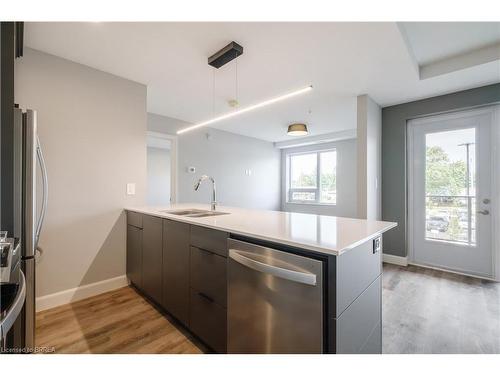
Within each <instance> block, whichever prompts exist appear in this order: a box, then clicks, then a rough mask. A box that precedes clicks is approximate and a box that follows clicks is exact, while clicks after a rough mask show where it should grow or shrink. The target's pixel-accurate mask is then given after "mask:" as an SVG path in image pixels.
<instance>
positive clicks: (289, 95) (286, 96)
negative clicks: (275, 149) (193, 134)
mask: <svg viewBox="0 0 500 375" xmlns="http://www.w3.org/2000/svg"><path fill="white" fill-rule="evenodd" d="M312 88H313V87H312V86H307V87H304V88H301V89H300V90H296V91H292V92H289V93H287V94H284V95H280V96H277V97H275V98H272V99H268V100H264V101H263V102H260V103H257V104H254V105H251V106H249V107H245V108H242V109H239V110H237V111H234V112H229V113H226V114H224V115H221V116H218V117H215V118H213V119H210V120H207V121H203V122H200V123H199V124H196V125H193V126H189V127H187V128H184V129H181V130H179V131H178V132H177V134H182V133H186V132H188V131H190V130H194V129H198V128H201V127H203V126H206V125H210V124H213V123H214V122H218V121H222V120H226V119H228V118H231V117H234V116H238V115H241V114H242V113H246V112H250V111H253V110H255V109H258V108H262V107H265V106H268V105H270V104H274V103H277V102H280V101H282V100H286V99H289V98H293V97H294V96H297V95H301V94H304V93H306V92H309V91H311V90H312Z"/></svg>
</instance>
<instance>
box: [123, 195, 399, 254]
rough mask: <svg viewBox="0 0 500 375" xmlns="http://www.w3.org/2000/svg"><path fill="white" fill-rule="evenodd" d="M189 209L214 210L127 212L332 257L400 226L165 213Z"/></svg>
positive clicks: (276, 214)
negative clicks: (188, 215)
mask: <svg viewBox="0 0 500 375" xmlns="http://www.w3.org/2000/svg"><path fill="white" fill-rule="evenodd" d="M187 208H196V209H204V210H209V209H210V206H209V205H203V204H195V203H193V204H172V205H169V206H162V207H127V208H126V210H128V211H134V212H139V213H142V214H147V215H152V216H157V217H162V218H166V219H171V220H176V221H180V222H184V223H189V224H195V225H200V226H203V227H207V228H213V229H218V230H222V231H226V232H230V233H233V234H239V235H242V236H247V237H252V238H257V239H261V240H266V241H271V242H277V243H281V244H285V245H290V246H295V247H298V248H303V249H307V250H311V251H313V252H316V253H322V254H328V255H340V254H342V253H344V252H346V251H348V250H349V249H352V248H354V247H356V246H357V245H359V244H361V243H363V242H365V241H367V240H369V239H372V238H375V237H377V236H378V235H380V234H381V233H383V232H385V231H387V230H389V229H391V228H394V227H395V226H396V225H397V224H396V223H392V222H387V221H375V220H360V219H351V218H345V217H337V216H325V215H312V214H302V213H297V212H282V211H265V210H254V209H246V208H237V207H225V206H218V207H217V211H221V212H229V215H219V216H209V217H201V218H194V217H185V216H180V215H174V214H171V213H166V212H162V211H165V210H176V209H187Z"/></svg>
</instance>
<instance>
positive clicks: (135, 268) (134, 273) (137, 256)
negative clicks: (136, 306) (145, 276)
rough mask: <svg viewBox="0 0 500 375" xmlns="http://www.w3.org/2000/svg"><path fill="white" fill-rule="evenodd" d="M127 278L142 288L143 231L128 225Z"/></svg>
mask: <svg viewBox="0 0 500 375" xmlns="http://www.w3.org/2000/svg"><path fill="white" fill-rule="evenodd" d="M127 277H128V279H129V280H130V282H131V283H132V284H134V285H135V286H136V287H137V288H139V289H141V288H142V229H140V228H137V227H134V226H132V225H127Z"/></svg>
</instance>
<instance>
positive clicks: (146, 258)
mask: <svg viewBox="0 0 500 375" xmlns="http://www.w3.org/2000/svg"><path fill="white" fill-rule="evenodd" d="M142 231H143V232H142V236H143V238H142V289H143V291H144V293H146V295H148V297H150V298H151V299H152V300H153V301H155V302H157V303H161V298H162V258H163V254H162V219H161V218H158V217H154V216H147V215H144V218H143V230H142Z"/></svg>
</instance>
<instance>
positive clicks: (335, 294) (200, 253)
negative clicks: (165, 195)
mask: <svg viewBox="0 0 500 375" xmlns="http://www.w3.org/2000/svg"><path fill="white" fill-rule="evenodd" d="M228 238H229V233H227V232H223V231H219V230H214V229H210V228H205V227H201V226H198V225H190V224H186V223H182V222H178V221H175V220H170V219H163V218H159V217H154V216H149V215H142V214H139V213H135V212H131V211H128V212H127V276H128V278H129V280H130V281H131V283H132V284H134V285H135V286H136V287H137V288H138V289H140V290H141V291H142V293H143V294H144V295H146V296H147V297H148V298H150V299H151V300H153V301H154V302H156V303H158V304H159V305H161V306H162V307H163V308H164V309H165V310H166V311H167V312H168V313H169V314H171V315H172V316H174V317H175V318H177V319H178V320H179V321H180V322H181V323H183V324H184V325H185V326H186V327H188V328H189V330H190V331H191V332H192V333H194V334H195V335H196V336H197V337H199V338H200V339H201V340H202V341H203V342H204V343H205V344H207V345H208V346H209V347H211V348H212V349H214V350H215V351H216V352H219V353H226V351H227V254H228V249H227V240H228ZM245 240H246V241H249V242H252V241H253V240H252V239H248V238H247V239H245ZM377 240H378V241H379V240H380V238H379V239H377ZM255 241H257V243H256V244H262V242H263V241H260V240H255ZM264 245H266V244H265V243H264ZM267 246H269V247H273V246H276V248H277V249H278V250H282V251H288V252H294V251H299V252H302V250H301V249H294V248H289V247H288V246H286V245H280V244H272V243H269V244H267ZM303 255H304V256H310V254H309V253H307V252H306V251H305V250H304V254H303ZM311 257H312V256H311ZM318 257H319V258H320V260H322V261H323V262H324V267H325V268H324V272H325V283H326V285H328V288H327V289H326V290H325V300H324V313H325V314H326V316H327V319H325V323H326V326H325V327H324V335H325V337H324V338H325V342H326V343H327V344H326V348H325V351H326V352H330V353H381V350H382V328H381V327H382V326H381V289H382V288H381V272H382V249H381V248H379V247H377V246H375V244H374V240H368V241H366V242H365V243H362V244H360V245H358V246H357V247H355V248H353V249H351V250H350V251H348V252H346V253H344V254H341V255H340V256H333V255H329V256H319V255H317V256H316V258H318ZM256 324H257V323H256ZM259 324H260V323H259Z"/></svg>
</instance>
